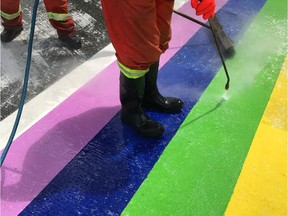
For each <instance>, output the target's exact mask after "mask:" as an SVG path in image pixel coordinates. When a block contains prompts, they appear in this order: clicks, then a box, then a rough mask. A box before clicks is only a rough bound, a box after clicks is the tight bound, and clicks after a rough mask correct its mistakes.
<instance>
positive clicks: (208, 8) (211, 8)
mask: <svg viewBox="0 0 288 216" xmlns="http://www.w3.org/2000/svg"><path fill="white" fill-rule="evenodd" d="M191 6H192V8H195V10H196V15H198V16H200V15H203V18H204V19H205V20H206V19H209V18H212V17H214V15H215V9H216V3H215V0H202V1H200V2H199V1H198V0H191Z"/></svg>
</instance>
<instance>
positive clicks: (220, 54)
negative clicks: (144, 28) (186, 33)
mask: <svg viewBox="0 0 288 216" xmlns="http://www.w3.org/2000/svg"><path fill="white" fill-rule="evenodd" d="M173 12H174V13H176V14H178V15H180V16H182V17H184V18H186V19H188V20H190V21H192V22H195V23H197V24H199V25H201V26H203V27H205V28H208V29H210V30H211V31H212V35H213V38H214V41H215V44H216V47H217V50H218V53H219V56H220V58H221V61H222V65H223V67H224V70H225V74H226V77H227V83H226V85H225V89H226V90H228V89H229V82H230V77H229V74H228V70H227V67H226V64H225V61H224V57H223V55H222V52H221V50H220V46H219V43H218V41H217V38H216V31H215V29H214V27H213V24H212V19H208V21H209V24H210V26H209V25H207V24H205V23H203V22H200V21H199V20H197V19H194V18H192V17H190V16H188V15H186V14H183V13H181V12H178V11H176V10H173ZM224 36H225V37H226V35H225V34H224ZM227 41H228V43H231V42H230V40H228V39H227V40H225V43H226V45H227ZM231 46H232V43H231V44H229V46H228V47H229V48H230V49H231ZM232 48H233V47H232ZM232 50H233V52H234V49H232Z"/></svg>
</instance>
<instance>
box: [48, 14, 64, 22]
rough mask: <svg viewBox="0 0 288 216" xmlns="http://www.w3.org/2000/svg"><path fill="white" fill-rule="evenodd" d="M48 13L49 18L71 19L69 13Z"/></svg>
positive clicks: (57, 19)
mask: <svg viewBox="0 0 288 216" xmlns="http://www.w3.org/2000/svg"><path fill="white" fill-rule="evenodd" d="M47 15H48V19H49V20H56V21H67V20H68V19H69V14H59V13H53V12H48V13H47Z"/></svg>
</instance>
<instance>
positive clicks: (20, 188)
mask: <svg viewBox="0 0 288 216" xmlns="http://www.w3.org/2000/svg"><path fill="white" fill-rule="evenodd" d="M226 2H227V0H221V1H218V8H220V7H222V6H223V5H224V4H225V3H226ZM181 12H183V13H186V14H188V15H191V14H192V13H194V12H193V10H192V9H191V7H190V3H189V2H188V3H186V4H185V5H184V6H183V7H182V8H181ZM191 16H192V15H191ZM193 17H195V16H193ZM197 19H199V18H198V17H197ZM199 28H200V26H199V25H197V24H194V23H192V22H191V21H189V20H186V19H184V18H182V17H179V16H178V15H174V16H173V20H172V29H173V36H172V41H171V42H170V49H169V50H167V51H166V53H165V54H164V55H163V56H162V57H161V64H160V67H161V66H162V65H164V64H165V63H166V62H167V61H168V60H169V59H170V58H171V57H172V56H173V55H174V54H175V53H176V52H177V51H178V50H179V49H180V48H181V47H182V46H183V45H184V44H185V43H186V42H187V41H188V39H190V38H191V37H192V36H193V35H194V34H195V32H196V31H198V30H199ZM115 73H116V74H115ZM118 75H119V68H118V66H117V63H116V62H114V63H113V64H111V65H110V66H108V67H107V68H106V69H105V70H103V71H102V72H101V73H100V74H98V75H97V76H95V77H94V78H93V79H92V80H91V81H90V82H88V83H87V84H86V85H85V86H83V87H82V88H80V89H79V90H78V91H77V92H75V93H74V94H73V95H71V96H70V97H69V98H67V99H66V100H65V101H64V102H63V103H61V104H60V105H59V106H57V107H56V108H55V109H54V110H52V111H51V112H50V113H48V114H47V115H46V116H45V117H43V118H42V119H41V120H40V121H39V122H38V123H36V124H35V125H34V126H32V127H31V128H30V129H29V130H27V131H26V132H25V133H24V134H23V135H21V136H20V137H19V138H18V139H17V140H15V141H14V142H13V145H12V146H11V148H10V151H9V153H8V154H7V157H6V160H5V163H4V165H3V167H2V170H1V173H2V194H1V202H2V203H1V213H2V215H5V216H7V215H18V214H19V213H20V212H21V211H22V210H23V209H24V208H25V207H26V206H27V205H28V204H29V203H30V202H31V201H32V199H33V198H35V197H36V196H37V195H38V194H39V193H40V191H41V190H43V188H44V187H45V186H46V185H47V184H48V183H49V182H50V181H51V180H52V179H53V178H54V177H55V175H57V174H58V173H59V171H61V170H62V169H63V167H65V166H66V165H67V163H68V162H69V161H70V160H71V159H72V158H74V157H75V155H76V154H77V153H78V152H79V151H80V150H81V149H82V148H83V147H84V146H85V145H86V144H87V143H88V142H89V141H90V140H91V139H92V138H93V137H94V136H95V135H96V134H97V133H98V132H99V131H100V130H101V129H102V128H103V127H104V126H105V124H107V123H108V122H109V120H110V119H111V118H112V117H113V116H114V115H115V114H116V113H117V112H118V111H119V110H120V102H119V96H118V95H119V92H118V84H119V83H118V77H119V76H118Z"/></svg>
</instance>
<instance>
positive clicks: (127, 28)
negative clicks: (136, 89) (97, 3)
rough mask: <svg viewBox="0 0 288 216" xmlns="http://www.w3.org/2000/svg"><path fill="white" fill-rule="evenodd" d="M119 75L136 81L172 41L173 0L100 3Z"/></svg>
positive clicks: (134, 0) (107, 1) (105, 0)
mask: <svg viewBox="0 0 288 216" xmlns="http://www.w3.org/2000/svg"><path fill="white" fill-rule="evenodd" d="M101 3H102V8H103V14H104V18H105V22H106V26H107V29H108V33H109V36H110V39H111V42H112V44H113V46H114V48H115V50H116V57H117V60H118V65H119V66H120V70H121V72H122V73H123V74H124V75H125V76H127V77H128V78H139V77H141V76H143V75H145V73H146V72H147V71H148V70H149V67H150V66H151V65H152V64H154V63H156V62H157V61H159V58H160V55H161V54H162V53H164V52H165V51H166V50H167V49H168V43H169V41H170V39H171V17H172V12H173V6H174V0H125V1H121V0H101Z"/></svg>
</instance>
